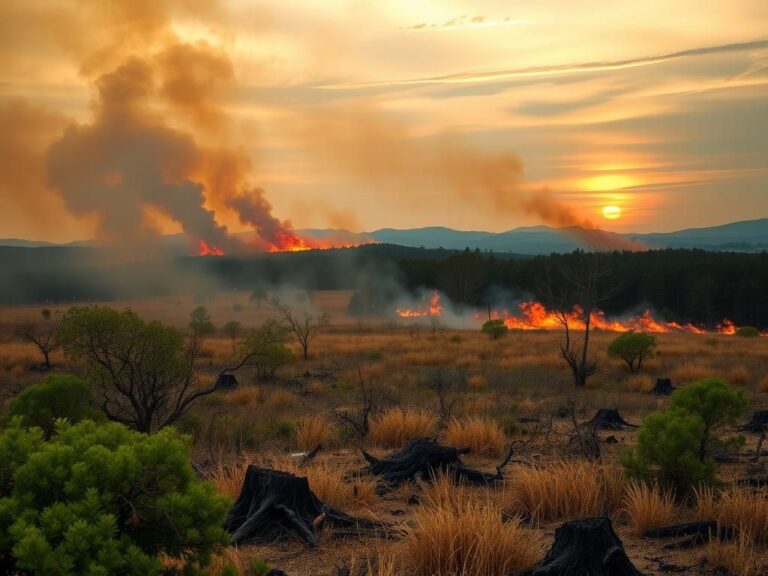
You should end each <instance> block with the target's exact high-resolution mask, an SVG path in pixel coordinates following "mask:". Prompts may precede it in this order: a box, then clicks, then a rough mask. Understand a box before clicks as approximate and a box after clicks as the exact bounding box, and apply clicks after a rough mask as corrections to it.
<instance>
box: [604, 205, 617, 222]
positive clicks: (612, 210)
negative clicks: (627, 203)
mask: <svg viewBox="0 0 768 576" xmlns="http://www.w3.org/2000/svg"><path fill="white" fill-rule="evenodd" d="M603 217H605V218H607V219H608V220H616V219H618V218H621V207H619V206H613V205H610V206H603Z"/></svg>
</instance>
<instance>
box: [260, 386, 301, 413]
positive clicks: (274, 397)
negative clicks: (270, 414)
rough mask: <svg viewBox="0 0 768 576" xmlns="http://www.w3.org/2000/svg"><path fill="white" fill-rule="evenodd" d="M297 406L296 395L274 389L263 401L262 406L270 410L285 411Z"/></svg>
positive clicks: (288, 391) (283, 389) (282, 389)
mask: <svg viewBox="0 0 768 576" xmlns="http://www.w3.org/2000/svg"><path fill="white" fill-rule="evenodd" d="M296 404H298V398H297V397H296V394H295V393H293V392H291V391H290V390H286V389H285V388H274V389H272V390H270V391H269V393H268V394H267V396H266V398H265V399H264V406H265V407H267V408H269V409H271V410H286V409H289V408H293V407H294V406H296Z"/></svg>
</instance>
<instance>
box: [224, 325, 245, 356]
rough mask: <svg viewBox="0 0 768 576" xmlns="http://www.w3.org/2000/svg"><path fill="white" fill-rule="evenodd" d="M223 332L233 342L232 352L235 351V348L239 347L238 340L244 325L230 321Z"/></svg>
mask: <svg viewBox="0 0 768 576" xmlns="http://www.w3.org/2000/svg"><path fill="white" fill-rule="evenodd" d="M221 330H222V332H224V334H226V335H227V336H228V337H229V338H231V340H232V352H234V351H235V348H236V346H237V338H238V336H240V333H241V332H242V331H243V325H242V324H240V322H238V321H237V320H230V321H229V322H227V323H226V324H224V326H223V327H222V328H221Z"/></svg>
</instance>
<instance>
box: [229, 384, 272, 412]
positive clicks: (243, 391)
mask: <svg viewBox="0 0 768 576" xmlns="http://www.w3.org/2000/svg"><path fill="white" fill-rule="evenodd" d="M265 397H266V396H265V394H264V390H263V389H262V388H259V387H258V386H240V387H239V388H235V389H234V390H232V391H230V392H228V393H227V396H226V398H227V401H228V402H230V403H232V404H237V405H239V406H243V407H245V408H251V409H252V408H255V407H256V406H258V405H260V404H263V403H264V399H265Z"/></svg>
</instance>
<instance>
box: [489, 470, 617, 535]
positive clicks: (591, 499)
mask: <svg viewBox="0 0 768 576" xmlns="http://www.w3.org/2000/svg"><path fill="white" fill-rule="evenodd" d="M509 476H510V479H509V480H508V481H507V482H506V484H505V488H504V493H503V495H502V499H503V501H504V502H505V504H506V507H507V508H508V509H509V510H510V511H512V512H514V513H517V514H521V515H524V516H525V517H526V518H529V519H530V521H531V523H533V524H540V523H541V522H547V521H551V520H559V519H569V520H570V519H573V518H585V517H589V516H600V515H604V514H611V513H612V512H614V511H615V510H617V509H618V508H619V507H620V506H621V504H622V497H623V494H624V473H623V471H622V469H621V468H620V467H618V466H613V465H601V464H597V463H594V462H584V461H577V462H556V463H550V464H546V465H543V466H539V467H530V466H515V467H513V469H512V470H511V471H510V474H509Z"/></svg>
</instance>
